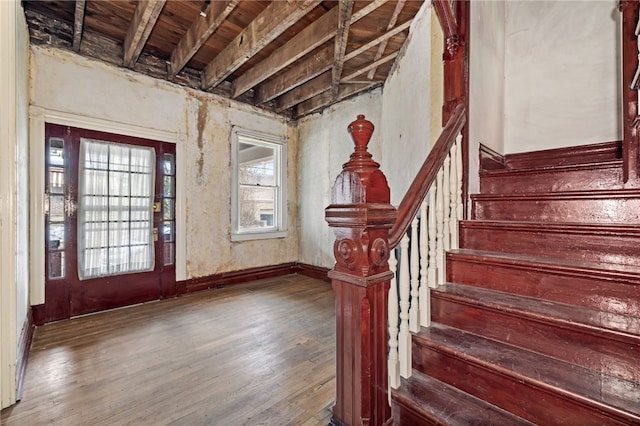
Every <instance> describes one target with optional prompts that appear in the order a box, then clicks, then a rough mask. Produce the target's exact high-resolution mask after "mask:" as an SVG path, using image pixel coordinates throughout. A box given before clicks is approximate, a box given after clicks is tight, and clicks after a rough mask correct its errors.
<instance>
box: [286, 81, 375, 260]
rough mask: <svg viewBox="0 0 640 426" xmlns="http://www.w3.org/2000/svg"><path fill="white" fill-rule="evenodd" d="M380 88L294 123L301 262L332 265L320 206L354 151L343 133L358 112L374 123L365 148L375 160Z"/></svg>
mask: <svg viewBox="0 0 640 426" xmlns="http://www.w3.org/2000/svg"><path fill="white" fill-rule="evenodd" d="M381 97H382V92H381V91H380V90H379V89H378V90H375V91H373V92H371V93H367V94H364V95H362V96H358V97H356V98H354V99H349V100H347V101H344V102H341V103H339V104H337V105H334V106H332V107H330V108H328V109H326V110H325V111H323V112H322V113H319V114H313V115H310V116H308V117H305V118H303V119H301V120H299V122H298V139H299V141H300V147H299V149H298V190H299V195H298V217H299V219H300V253H299V258H300V261H301V262H303V263H307V264H311V265H316V266H323V267H326V268H329V267H332V266H333V261H334V257H333V240H334V235H333V231H332V230H330V229H329V226H328V225H327V223H326V222H325V220H324V209H325V207H327V206H328V205H329V204H330V202H331V187H332V186H333V182H334V181H335V178H336V177H337V176H338V174H339V173H340V171H341V170H342V164H344V163H346V162H347V161H348V160H349V156H350V155H351V153H352V152H353V142H352V140H351V137H350V136H349V134H348V132H347V127H348V126H349V123H351V122H352V121H353V120H355V119H356V117H357V115H358V114H364V115H365V117H366V118H367V119H368V120H370V121H371V122H372V123H374V126H376V129H375V130H374V132H373V136H372V138H371V142H370V143H369V152H371V153H372V154H373V158H374V160H376V161H380V137H381V130H380V128H379V126H380V125H379V123H380V122H381V112H382V102H381Z"/></svg>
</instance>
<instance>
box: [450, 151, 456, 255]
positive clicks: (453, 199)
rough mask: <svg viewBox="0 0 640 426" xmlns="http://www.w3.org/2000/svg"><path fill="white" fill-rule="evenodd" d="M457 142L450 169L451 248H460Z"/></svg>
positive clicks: (451, 153) (452, 153)
mask: <svg viewBox="0 0 640 426" xmlns="http://www.w3.org/2000/svg"><path fill="white" fill-rule="evenodd" d="M457 148H458V146H457V143H454V144H453V145H452V146H451V151H450V153H449V154H450V157H451V170H450V171H449V176H450V178H449V196H450V198H451V211H450V213H449V233H450V234H451V248H452V249H454V250H455V249H457V248H458V217H457V214H458V213H457V212H458V193H457V191H458V170H457V168H458V163H457V162H456V155H457V152H458V149H457Z"/></svg>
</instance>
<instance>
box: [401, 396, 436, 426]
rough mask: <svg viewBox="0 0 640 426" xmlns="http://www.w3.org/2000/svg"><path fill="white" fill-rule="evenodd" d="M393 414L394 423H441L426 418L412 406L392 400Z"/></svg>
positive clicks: (422, 425)
mask: <svg viewBox="0 0 640 426" xmlns="http://www.w3.org/2000/svg"><path fill="white" fill-rule="evenodd" d="M391 414H392V415H393V424H394V425H415V426H432V425H434V426H435V425H438V424H441V423H437V422H436V421H432V420H431V419H425V418H424V417H422V416H421V415H420V414H419V413H417V412H416V411H415V410H413V409H412V408H411V407H410V406H408V405H406V404H401V403H399V402H398V401H393V400H392V401H391Z"/></svg>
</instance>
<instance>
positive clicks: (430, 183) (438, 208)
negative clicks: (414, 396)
mask: <svg viewBox="0 0 640 426" xmlns="http://www.w3.org/2000/svg"><path fill="white" fill-rule="evenodd" d="M465 122H466V115H465V110H464V107H463V106H462V105H459V106H458V107H457V108H456V110H455V112H454V114H453V115H452V116H451V118H450V119H449V123H447V125H446V126H445V128H444V130H443V132H442V134H441V135H440V137H439V138H438V140H437V142H436V144H435V146H434V147H433V148H432V150H431V152H430V153H429V155H428V157H427V159H426V160H425V162H424V163H423V165H422V167H421V169H420V171H419V172H418V174H417V176H416V178H415V179H414V181H413V183H412V184H411V186H410V187H409V190H408V192H407V194H406V195H405V197H404V198H403V200H402V202H401V203H400V207H399V208H398V216H397V219H396V221H395V223H394V224H393V227H392V228H391V230H390V232H389V246H390V247H391V248H392V249H393V248H394V247H395V246H396V245H397V243H398V242H399V243H400V247H399V250H392V251H391V254H390V256H391V258H390V261H389V267H390V270H391V272H393V273H394V279H393V280H392V281H391V285H390V288H389V296H388V297H389V301H388V311H389V359H388V362H387V364H388V369H389V386H390V387H392V388H394V389H396V388H398V386H400V377H405V378H408V377H410V376H411V334H410V332H412V333H417V332H418V331H420V327H421V326H423V327H428V326H429V325H431V300H430V291H429V289H430V288H435V287H436V286H437V285H441V284H444V282H445V252H446V251H447V250H449V249H455V248H458V222H459V221H460V220H461V219H462V216H463V202H462V154H461V152H462V149H461V148H462V128H463V126H464V124H465ZM427 194H428V195H429V196H428V197H427ZM396 251H398V252H399V261H400V268H399V271H398V270H396V265H397V261H396V254H395V253H396ZM398 319H399V321H398ZM398 322H399V327H398Z"/></svg>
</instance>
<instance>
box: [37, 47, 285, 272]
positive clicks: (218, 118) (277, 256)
mask: <svg viewBox="0 0 640 426" xmlns="http://www.w3.org/2000/svg"><path fill="white" fill-rule="evenodd" d="M31 85H32V87H31V88H32V99H31V103H32V105H34V106H38V107H42V108H45V109H48V110H56V111H63V112H65V113H71V114H78V115H82V116H89V117H96V118H100V119H102V120H108V121H111V122H113V123H116V124H117V123H123V124H126V125H131V126H140V127H142V128H148V129H153V130H157V131H163V132H169V133H171V134H175V135H176V137H177V139H178V146H177V155H178V159H177V161H178V165H177V167H178V169H177V170H178V179H179V180H182V185H181V184H180V182H179V183H178V188H179V189H180V188H181V187H182V188H184V190H183V191H182V195H180V194H178V196H179V197H183V198H182V199H181V200H179V203H180V202H182V204H183V205H184V210H183V211H182V212H180V211H179V212H178V214H181V213H182V217H178V220H179V222H182V223H183V228H182V229H183V231H182V235H181V236H180V235H179V238H181V239H182V240H180V239H179V240H178V245H181V244H182V245H183V249H184V254H185V256H184V260H183V262H184V265H183V267H184V271H185V276H184V277H180V276H178V279H180V278H192V277H199V276H206V275H210V274H215V273H220V272H226V271H232V270H241V269H245V268H251V267H256V266H264V265H275V264H279V263H285V262H293V261H296V260H297V253H298V235H297V214H296V210H297V209H296V205H295V200H296V192H297V185H296V179H295V176H296V161H295V159H296V152H297V141H296V137H297V134H296V132H295V128H294V126H293V125H292V124H291V123H289V122H288V121H287V120H285V119H284V118H282V117H279V116H276V115H274V114H271V113H268V112H265V111H262V110H259V109H257V108H253V107H250V106H248V105H245V104H241V103H238V102H235V101H230V100H227V99H223V98H220V97H218V96H215V95H210V94H204V93H201V92H197V91H194V90H190V89H186V88H184V87H181V86H177V85H174V84H171V83H168V82H165V81H161V80H157V79H153V78H150V77H147V76H143V75H140V74H136V73H134V72H132V71H129V70H124V69H120V68H116V67H113V66H110V65H107V64H104V63H101V62H98V61H93V60H88V59H85V58H82V57H80V56H78V55H75V54H73V53H70V52H67V51H62V50H59V49H54V48H48V47H40V46H33V47H32V61H31ZM232 126H240V127H242V128H245V129H249V130H255V131H262V132H266V133H269V134H272V135H276V136H285V137H288V139H289V143H288V154H289V155H288V168H289V175H288V178H287V182H288V192H289V206H288V215H289V233H288V236H287V237H286V238H281V239H269V240H256V241H245V242H233V243H232V242H231V241H230V232H231V225H230V194H231V192H230V191H231V176H230V152H231V151H230V150H231V148H230V146H231V145H230V140H231V139H230V138H231V128H232ZM179 231H180V228H179ZM181 241H182V243H181ZM178 250H179V249H178ZM177 266H178V269H180V265H177Z"/></svg>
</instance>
